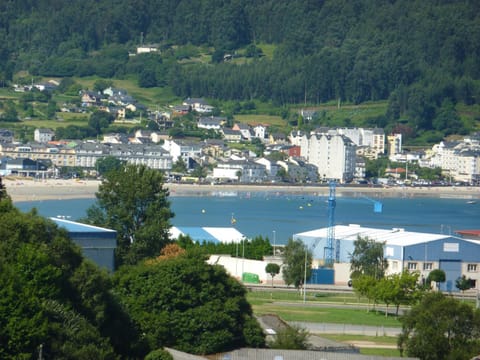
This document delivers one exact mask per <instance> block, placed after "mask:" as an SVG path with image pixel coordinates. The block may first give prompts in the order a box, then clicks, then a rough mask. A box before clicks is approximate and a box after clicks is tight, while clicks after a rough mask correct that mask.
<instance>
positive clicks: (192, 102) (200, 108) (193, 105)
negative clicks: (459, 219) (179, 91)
mask: <svg viewBox="0 0 480 360" xmlns="http://www.w3.org/2000/svg"><path fill="white" fill-rule="evenodd" d="M182 105H186V106H189V107H190V109H191V110H192V111H196V112H198V113H201V114H204V113H209V112H212V110H213V109H214V107H213V106H211V105H209V104H208V103H207V102H206V101H205V99H202V98H188V99H185V100H183V103H182Z"/></svg>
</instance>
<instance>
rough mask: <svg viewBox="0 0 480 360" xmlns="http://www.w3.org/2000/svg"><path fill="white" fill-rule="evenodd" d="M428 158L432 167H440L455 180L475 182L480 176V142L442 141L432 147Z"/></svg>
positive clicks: (467, 140)
mask: <svg viewBox="0 0 480 360" xmlns="http://www.w3.org/2000/svg"><path fill="white" fill-rule="evenodd" d="M428 160H429V163H428V164H429V166H430V167H440V168H441V169H442V171H443V172H444V173H445V174H446V175H449V176H450V177H451V179H452V180H454V181H462V182H467V183H471V182H474V181H476V180H477V179H478V178H479V177H480V142H479V141H478V140H472V139H464V140H463V141H452V142H443V141H442V142H441V143H439V144H435V145H434V146H433V147H432V151H431V152H430V158H429V159H428Z"/></svg>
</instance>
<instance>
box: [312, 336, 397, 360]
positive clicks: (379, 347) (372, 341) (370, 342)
mask: <svg viewBox="0 0 480 360" xmlns="http://www.w3.org/2000/svg"><path fill="white" fill-rule="evenodd" d="M321 336H322V337H323V338H325V339H330V340H333V341H337V342H341V343H345V344H350V345H353V346H356V347H358V348H360V353H361V354H363V355H373V356H397V357H398V356H400V351H399V350H398V349H397V338H396V337H392V336H365V335H348V334H347V335H339V334H322V335H321Z"/></svg>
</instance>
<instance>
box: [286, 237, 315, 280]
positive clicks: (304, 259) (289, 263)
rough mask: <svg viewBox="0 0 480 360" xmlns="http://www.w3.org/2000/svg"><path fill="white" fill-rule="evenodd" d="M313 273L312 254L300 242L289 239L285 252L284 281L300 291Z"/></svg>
mask: <svg viewBox="0 0 480 360" xmlns="http://www.w3.org/2000/svg"><path fill="white" fill-rule="evenodd" d="M311 273H312V253H311V252H310V251H309V250H308V249H307V247H306V246H305V244H304V243H303V242H301V241H300V240H293V239H289V240H288V243H287V245H285V248H284V251H283V270H282V275H283V280H285V283H286V284H287V285H291V284H293V285H294V286H295V287H296V288H297V289H298V288H300V287H301V286H302V285H303V284H304V283H305V281H304V280H305V277H306V278H307V279H309V278H310V275H311ZM305 274H306V276H305Z"/></svg>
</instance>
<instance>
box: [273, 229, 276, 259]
mask: <svg viewBox="0 0 480 360" xmlns="http://www.w3.org/2000/svg"><path fill="white" fill-rule="evenodd" d="M275 242H276V241H275V230H273V256H274V257H275Z"/></svg>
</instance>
